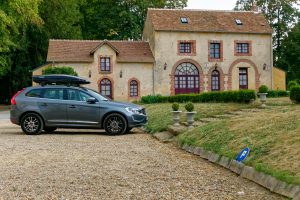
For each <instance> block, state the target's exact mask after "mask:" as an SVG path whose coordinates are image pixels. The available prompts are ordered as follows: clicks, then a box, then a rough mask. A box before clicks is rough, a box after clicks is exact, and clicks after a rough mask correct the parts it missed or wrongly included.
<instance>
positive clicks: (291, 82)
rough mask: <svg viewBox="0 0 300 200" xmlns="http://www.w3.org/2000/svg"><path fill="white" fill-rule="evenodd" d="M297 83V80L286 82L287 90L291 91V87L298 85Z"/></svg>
mask: <svg viewBox="0 0 300 200" xmlns="http://www.w3.org/2000/svg"><path fill="white" fill-rule="evenodd" d="M298 85H299V83H298V81H297V80H293V81H289V83H288V90H289V91H291V89H292V87H295V86H298Z"/></svg>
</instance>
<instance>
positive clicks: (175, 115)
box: [172, 111, 181, 126]
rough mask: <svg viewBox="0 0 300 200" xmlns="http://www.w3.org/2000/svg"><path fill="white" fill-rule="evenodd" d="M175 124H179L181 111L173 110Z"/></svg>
mask: <svg viewBox="0 0 300 200" xmlns="http://www.w3.org/2000/svg"><path fill="white" fill-rule="evenodd" d="M172 113H173V122H174V126H179V121H180V114H181V111H172Z"/></svg>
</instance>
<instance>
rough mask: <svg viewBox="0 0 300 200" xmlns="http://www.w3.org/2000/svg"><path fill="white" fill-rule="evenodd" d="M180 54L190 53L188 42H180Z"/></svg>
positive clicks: (190, 46)
mask: <svg viewBox="0 0 300 200" xmlns="http://www.w3.org/2000/svg"><path fill="white" fill-rule="evenodd" d="M179 51H180V53H191V52H192V45H191V43H190V42H180V49H179Z"/></svg>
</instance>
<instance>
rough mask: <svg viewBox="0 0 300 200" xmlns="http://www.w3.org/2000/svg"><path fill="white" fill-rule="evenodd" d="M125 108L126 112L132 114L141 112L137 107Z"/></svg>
mask: <svg viewBox="0 0 300 200" xmlns="http://www.w3.org/2000/svg"><path fill="white" fill-rule="evenodd" d="M125 109H126V110H127V112H129V113H133V114H139V115H140V114H142V113H140V110H139V109H137V108H131V107H127V108H125Z"/></svg>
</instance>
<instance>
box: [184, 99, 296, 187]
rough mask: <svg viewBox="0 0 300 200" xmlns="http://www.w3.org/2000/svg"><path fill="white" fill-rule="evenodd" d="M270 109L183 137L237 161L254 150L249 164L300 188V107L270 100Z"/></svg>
mask: <svg viewBox="0 0 300 200" xmlns="http://www.w3.org/2000/svg"><path fill="white" fill-rule="evenodd" d="M268 105H269V106H268V107H267V109H264V110H261V111H260V112H258V113H244V114H242V115H240V116H236V117H233V118H230V119H224V120H223V121H221V122H212V123H209V124H207V125H205V126H203V127H199V128H197V129H194V130H192V131H190V132H188V133H184V134H182V135H181V136H179V140H180V142H187V143H191V144H194V145H197V146H202V147H205V148H207V149H210V150H213V151H216V152H218V153H221V154H223V155H227V156H229V157H232V158H234V157H235V156H236V155H237V153H238V152H239V151H240V150H241V149H243V148H245V147H250V149H251V154H250V156H249V158H248V160H247V163H248V164H250V165H252V166H255V167H256V168H257V169H258V170H260V171H264V172H266V173H269V174H272V175H273V176H275V177H277V178H279V179H281V180H284V181H287V182H290V183H295V184H299V185H300V155H299V152H300V105H292V104H291V103H290V101H289V100H288V98H280V99H268Z"/></svg>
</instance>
